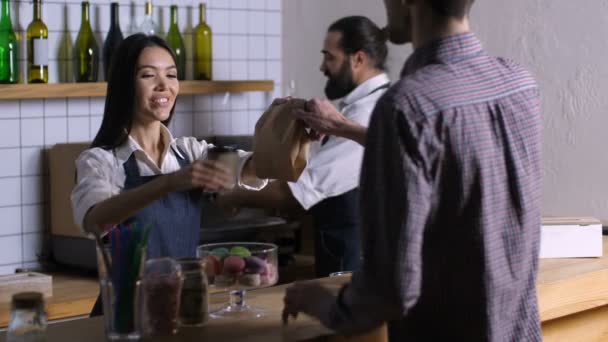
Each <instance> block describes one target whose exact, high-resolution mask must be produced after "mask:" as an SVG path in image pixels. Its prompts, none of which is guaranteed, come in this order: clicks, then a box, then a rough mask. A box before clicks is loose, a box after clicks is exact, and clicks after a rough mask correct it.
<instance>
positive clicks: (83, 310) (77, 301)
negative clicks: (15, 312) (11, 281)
mask: <svg viewBox="0 0 608 342" xmlns="http://www.w3.org/2000/svg"><path fill="white" fill-rule="evenodd" d="M51 275H52V276H53V296H52V297H51V298H49V299H47V300H46V311H47V315H48V318H49V320H57V319H66V318H75V317H85V316H88V315H89V313H90V312H91V308H92V307H93V304H94V303H95V300H96V299H97V295H98V294H99V283H98V282H97V278H95V277H83V276H79V275H74V274H65V273H62V274H51ZM9 315H10V303H1V304H0V328H3V327H6V326H7V325H8V321H9V318H10V317H9Z"/></svg>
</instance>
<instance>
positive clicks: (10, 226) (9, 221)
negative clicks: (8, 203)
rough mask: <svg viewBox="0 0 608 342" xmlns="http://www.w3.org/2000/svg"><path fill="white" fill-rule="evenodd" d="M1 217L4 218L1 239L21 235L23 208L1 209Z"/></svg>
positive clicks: (0, 229) (0, 231) (0, 230)
mask: <svg viewBox="0 0 608 342" xmlns="http://www.w3.org/2000/svg"><path fill="white" fill-rule="evenodd" d="M0 217H2V225H1V226H0V239H1V237H2V236H6V235H17V234H21V207H5V208H0Z"/></svg>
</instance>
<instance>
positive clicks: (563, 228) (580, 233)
mask: <svg viewBox="0 0 608 342" xmlns="http://www.w3.org/2000/svg"><path fill="white" fill-rule="evenodd" d="M602 254H603V253H602V223H601V222H600V221H599V220H598V219H595V218H591V217H544V218H543V219H542V224H541V237H540V257H541V258H589V257H601V256H602Z"/></svg>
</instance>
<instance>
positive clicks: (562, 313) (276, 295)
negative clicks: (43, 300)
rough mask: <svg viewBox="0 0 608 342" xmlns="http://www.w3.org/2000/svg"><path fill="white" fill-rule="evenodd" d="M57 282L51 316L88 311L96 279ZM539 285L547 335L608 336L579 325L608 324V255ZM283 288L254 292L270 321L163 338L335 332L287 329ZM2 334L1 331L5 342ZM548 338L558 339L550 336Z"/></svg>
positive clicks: (546, 266) (83, 325)
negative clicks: (283, 316) (565, 327)
mask: <svg viewBox="0 0 608 342" xmlns="http://www.w3.org/2000/svg"><path fill="white" fill-rule="evenodd" d="M603 243H604V251H608V237H604V241H603ZM322 281H323V282H324V283H325V284H326V285H327V286H329V287H332V288H334V289H336V290H337V289H338V288H339V287H340V285H341V284H342V283H344V282H345V281H348V278H345V277H336V278H326V279H323V280H322ZM53 285H54V293H55V295H54V297H53V298H52V299H50V300H49V301H48V309H47V310H48V312H49V317H50V318H51V319H58V318H69V317H78V316H83V315H88V313H89V311H90V308H91V307H92V305H93V302H94V301H95V297H96V296H97V291H98V287H97V283H96V281H95V279H93V278H89V279H80V278H75V277H72V278H69V277H66V276H54V279H53ZM537 286H538V287H537V288H538V301H539V309H540V316H541V321H542V323H543V334H544V335H545V337H547V336H549V335H551V336H553V335H555V336H558V335H561V336H562V337H564V336H565V335H564V334H563V332H561V330H559V329H561V328H560V327H562V324H561V322H565V323H564V324H566V323H568V324H569V325H570V326H571V328H572V327H573V328H576V329H577V331H578V332H577V333H579V334H580V333H581V332H580V331H581V330H584V331H588V332H594V334H595V335H597V336H602V338H603V337H604V336H605V337H606V338H608V327H605V328H603V330H601V331H597V329H596V330H594V329H589V328H588V325H587V328H585V325H581V324H580V320H581V318H584V317H587V316H585V315H588V316H589V317H591V318H584V319H585V320H584V322H585V324H587V322H589V320H590V319H594V317H597V318H598V322H605V320H603V321H602V320H601V319H605V318H606V317H608V255H606V254H605V255H604V256H603V257H602V258H583V259H543V260H541V261H540V270H539V275H538V281H537ZM284 291H285V286H275V287H272V288H267V289H262V290H256V291H250V292H249V295H248V299H249V303H250V304H251V305H255V306H259V307H263V308H265V309H268V310H269V316H268V317H267V318H266V319H263V320H254V321H238V322H235V321H231V320H225V321H221V320H211V321H210V322H209V324H207V325H206V326H205V327H203V328H196V329H181V331H180V334H179V335H177V336H174V337H172V338H169V339H165V340H161V341H190V340H192V341H194V340H201V338H202V337H206V338H209V339H210V340H211V339H213V340H217V339H218V338H219V340H221V341H252V342H255V341H282V340H285V338H289V339H294V338H295V337H297V338H298V339H300V340H301V339H304V340H306V339H311V338H317V337H318V336H322V335H326V334H329V333H330V331H328V330H326V329H324V328H323V327H321V326H320V324H319V323H317V322H315V321H313V320H311V319H307V318H306V317H302V318H298V320H297V321H296V322H295V323H294V324H290V325H289V326H288V327H283V326H282V325H281V323H280V311H281V309H282V298H283V295H284ZM224 299H225V298H220V297H218V295H214V296H212V302H215V303H217V302H221V301H222V300H224ZM78 310H80V311H78ZM68 311H69V312H68ZM604 314H605V315H606V316H604ZM7 319H8V307H7V306H0V325H1V324H2V323H4V322H6V320H7ZM577 319H578V321H577ZM577 322H578V323H577ZM235 323H237V324H238V329H234V326H235ZM557 323H559V324H557ZM598 324H599V323H598ZM604 325H605V324H604ZM102 326H103V325H102V321H101V319H100V318H95V319H82V320H77V321H70V322H62V323H58V324H51V325H50V326H49V337H50V338H49V341H54V340H55V338H56V339H57V340H66V341H67V340H72V341H79V340H85V339H86V340H87V341H88V342H95V341H98V340H99V341H103V328H102ZM558 328H559V329H558ZM375 333H380V334H383V333H384V332H375ZM602 334H603V335H602ZM595 335H594V336H595ZM81 336H82V337H81ZM85 336H86V338H85ZM578 336H579V337H580V335H578ZM1 337H2V334H0V340H1ZM68 337H69V338H68ZM81 338H82V339H81ZM545 340H547V341H548V340H553V339H550V338H545ZM558 340H560V341H561V340H562V339H558ZM587 340H588V341H592V340H593V341H595V340H594V339H587Z"/></svg>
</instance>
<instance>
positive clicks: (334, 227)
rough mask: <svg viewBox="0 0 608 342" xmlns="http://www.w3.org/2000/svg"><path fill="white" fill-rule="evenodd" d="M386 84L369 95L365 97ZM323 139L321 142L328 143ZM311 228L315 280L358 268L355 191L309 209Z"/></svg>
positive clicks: (357, 221) (359, 262) (358, 252)
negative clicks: (313, 235)
mask: <svg viewBox="0 0 608 342" xmlns="http://www.w3.org/2000/svg"><path fill="white" fill-rule="evenodd" d="M389 87H390V83H385V84H382V85H381V86H379V87H377V88H375V89H373V90H372V91H370V92H369V93H368V94H367V95H366V96H369V95H371V94H373V93H375V92H377V91H380V90H382V89H388V88H389ZM329 139H330V136H329V135H327V136H325V138H324V139H323V140H322V141H321V146H324V145H325V144H327V142H328V141H329ZM309 212H310V213H311V214H312V219H313V223H314V225H315V268H316V275H317V277H327V276H328V275H329V274H331V273H333V272H341V271H355V270H357V269H359V265H360V264H361V239H360V229H361V227H360V215H361V213H360V211H359V190H358V188H355V189H353V190H351V191H349V192H346V193H344V194H342V195H339V196H335V197H330V198H327V199H325V200H323V201H321V202H319V203H318V204H316V205H315V206H314V207H312V208H310V210H309Z"/></svg>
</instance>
